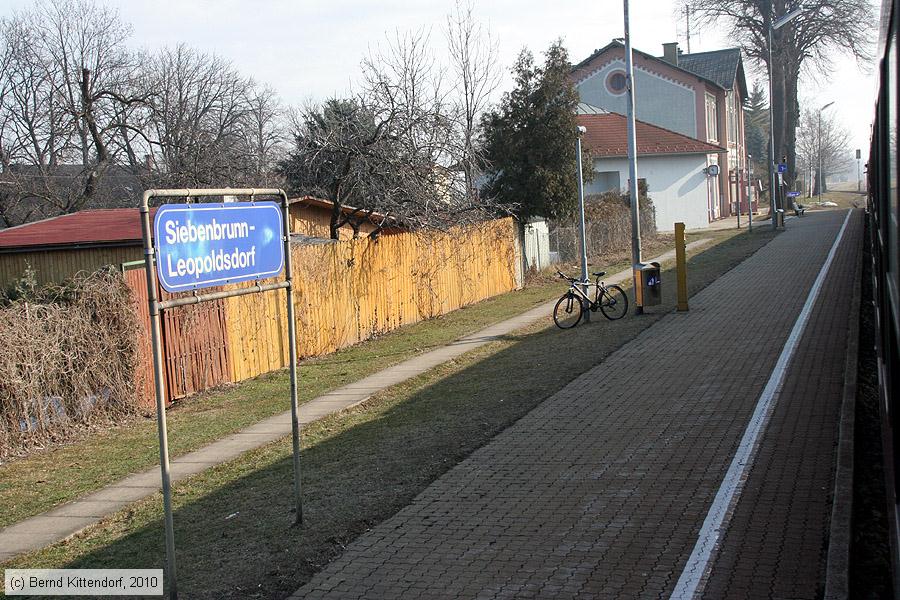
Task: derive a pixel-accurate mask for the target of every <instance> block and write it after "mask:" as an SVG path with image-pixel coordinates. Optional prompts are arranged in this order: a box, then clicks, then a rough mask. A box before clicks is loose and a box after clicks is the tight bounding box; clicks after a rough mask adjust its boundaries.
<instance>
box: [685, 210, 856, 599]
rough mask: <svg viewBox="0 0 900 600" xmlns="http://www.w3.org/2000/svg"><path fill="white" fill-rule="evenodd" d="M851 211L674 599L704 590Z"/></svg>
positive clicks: (761, 400)
mask: <svg viewBox="0 0 900 600" xmlns="http://www.w3.org/2000/svg"><path fill="white" fill-rule="evenodd" d="M851 212H852V211H847V216H846V217H845V218H844V224H843V225H841V229H840V231H839V232H838V234H837V237H836V238H835V240H834V243H833V244H832V245H831V251H829V252H828V257H827V258H826V259H825V264H823V265H822V268H821V269H820V270H819V275H818V276H817V277H816V280H815V282H813V285H812V288H811V289H810V290H809V295H808V296H807V298H806V304H804V305H803V309H802V310H801V311H800V315H799V316H798V317H797V321H796V322H795V323H794V327H793V329H791V333H790V335H789V336H788V339H787V341H786V342H785V343H784V348H783V349H782V350H781V355H780V356H779V357H778V362H776V363H775V368H774V369H773V370H772V375H771V376H770V377H769V381H768V382H767V383H766V387H765V389H763V391H762V394H761V395H760V396H759V400H758V401H757V403H756V409H755V410H754V411H753V417H752V418H751V419H750V423H749V424H748V425H747V429H746V430H745V431H744V436H743V437H742V438H741V443H740V445H739V446H738V449H737V452H736V453H735V455H734V458H733V459H732V461H731V466H729V467H728V472H727V473H725V479H723V480H722V485H721V486H720V487H719V491H718V492H717V493H716V497H715V499H714V500H713V503H712V506H710V508H709V512H708V513H707V515H706V519H705V520H704V521H703V527H701V528H700V534H699V535H698V537H697V543H696V544H695V545H694V550H693V552H691V556H690V558H688V561H687V563H686V564H685V566H684V571H682V572H681V577H679V578H678V583H676V584H675V589H674V590H673V591H672V596H671V598H673V599H678V600H688V599H692V598H695V597H697V596H699V595H700V593H702V591H703V586H704V585H705V584H706V579H707V578H708V575H709V570H710V568H711V567H712V559H713V555H714V553H715V552H716V550H718V544H719V541H720V537H721V535H722V533H724V531H725V529H726V528H727V526H728V522H729V521H730V520H731V515H732V512H733V509H734V507H735V505H736V504H737V501H738V499H739V498H740V495H741V491H742V490H743V488H744V482H745V481H746V478H747V474H748V472H749V470H750V467H751V466H752V465H753V460H754V458H755V457H756V451H757V449H758V448H759V440H760V437H761V434H762V432H763V431H764V430H765V428H766V425H767V424H768V422H769V417H770V416H771V415H772V410H773V409H774V407H775V403H776V401H777V399H778V396H779V395H780V393H781V387H782V385H783V384H784V376H785V373H786V372H787V367H788V364H789V363H790V361H791V359H792V358H793V356H794V352H795V351H796V349H797V344H798V343H799V342H800V338H801V337H802V335H803V331H804V329H806V324H807V323H808V322H809V316H810V314H811V313H812V309H813V306H814V305H815V303H816V299H817V298H818V296H819V292H820V291H821V289H822V284H823V283H824V281H825V277H826V276H827V275H828V269H829V268H830V267H831V263H832V261H833V260H834V256H835V254H836V253H837V249H838V246H839V245H840V243H841V239H842V238H843V237H844V230H845V229H847V222H848V221H849V220H850V214H851Z"/></svg>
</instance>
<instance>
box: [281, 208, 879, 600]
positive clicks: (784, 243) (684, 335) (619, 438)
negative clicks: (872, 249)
mask: <svg viewBox="0 0 900 600" xmlns="http://www.w3.org/2000/svg"><path fill="white" fill-rule="evenodd" d="M845 216H846V212H845V211H840V212H838V211H835V212H822V213H813V214H810V215H808V216H807V217H804V218H803V219H794V220H792V221H791V223H790V227H789V228H788V230H787V231H786V232H784V233H783V234H781V235H779V236H778V237H777V238H776V239H775V240H773V241H772V242H771V243H770V244H768V245H767V246H766V247H764V248H763V249H761V250H760V251H759V252H757V253H756V254H755V255H753V256H752V257H750V258H749V259H747V260H746V261H744V262H743V263H742V264H740V265H739V266H738V267H736V268H735V269H733V270H731V271H730V272H728V273H726V274H725V275H723V276H722V277H721V278H720V279H719V280H717V281H716V282H715V283H713V284H712V285H710V286H709V287H707V288H706V289H705V290H704V291H703V292H701V293H700V294H698V295H697V296H695V297H694V298H692V299H691V311H690V312H688V313H673V314H671V315H668V316H666V317H665V318H663V319H662V320H661V321H659V322H658V323H657V324H655V325H654V326H652V327H651V328H649V329H647V330H646V331H645V332H643V333H642V334H641V335H640V336H638V337H637V338H636V339H634V340H633V341H631V342H629V343H628V344H626V345H625V346H623V347H622V348H621V349H620V350H619V351H617V352H615V353H614V354H612V355H610V356H609V357H607V359H606V360H605V361H604V362H603V363H602V364H600V365H598V366H597V367H595V368H594V369H592V370H591V371H589V372H588V373H586V374H584V375H582V376H581V377H579V378H578V379H576V380H575V381H573V382H572V383H570V384H569V385H568V386H567V387H566V388H564V389H563V390H561V391H560V392H559V393H557V394H555V395H554V396H552V397H551V398H549V399H547V400H546V401H545V402H543V403H542V404H541V405H540V406H538V407H537V408H536V409H535V410H533V411H532V412H531V413H529V414H528V415H526V416H525V417H524V418H522V419H521V420H519V421H518V422H517V423H516V424H514V425H513V426H512V427H510V428H509V429H507V430H506V431H504V432H503V433H501V434H500V435H499V436H497V437H496V438H495V439H494V440H493V441H492V442H491V443H489V444H488V445H486V446H485V447H483V448H481V449H480V450H478V451H476V452H475V453H474V454H473V455H472V456H470V457H469V458H468V459H466V460H465V461H463V462H462V463H460V464H459V465H458V466H457V467H455V468H454V469H452V470H451V471H449V472H448V473H446V474H445V475H444V476H443V477H441V478H440V479H438V480H437V481H436V482H434V483H433V484H432V485H431V486H430V487H429V488H428V489H426V490H425V491H424V492H422V493H421V494H420V495H419V496H418V497H417V498H416V499H415V500H414V501H413V502H412V503H411V504H410V505H409V506H407V507H406V508H404V509H402V510H401V511H400V512H398V513H397V514H396V515H395V516H393V517H392V518H390V519H388V520H386V521H385V522H383V523H381V524H380V525H378V526H376V527H375V528H373V529H372V530H371V531H370V532H368V533H366V534H365V535H363V536H361V537H360V538H359V539H357V540H356V541H355V542H354V543H353V544H351V545H350V546H349V547H348V549H347V550H346V552H345V553H344V554H343V555H342V556H341V557H340V558H338V559H337V560H336V561H334V562H333V563H332V564H331V565H329V566H328V567H327V568H326V569H325V570H324V571H323V572H321V573H319V574H318V575H316V576H315V577H314V578H313V579H312V581H310V583H309V584H308V585H306V586H304V587H303V588H301V589H300V590H298V591H297V592H296V594H294V595H293V596H292V598H298V599H299V598H308V599H313V598H372V599H375V598H598V597H602V598H662V597H668V596H669V595H670V594H671V593H672V590H673V588H674V586H675V583H676V581H677V580H678V578H679V576H680V575H681V572H682V571H683V570H684V568H685V564H686V561H687V559H688V557H689V555H690V554H691V551H692V549H693V547H694V544H695V543H696V540H697V536H698V532H699V530H700V528H701V525H702V523H703V520H704V518H705V517H706V514H707V511H708V510H709V507H710V504H711V502H712V500H713V497H714V496H715V494H716V492H717V490H718V488H719V486H720V484H721V481H722V478H723V476H724V474H725V472H726V470H727V469H728V466H729V464H730V462H731V460H732V457H733V455H734V453H735V450H736V448H737V446H738V443H739V441H740V438H741V436H742V435H743V432H744V429H745V428H746V426H747V423H748V421H749V419H750V417H751V414H752V413H753V410H754V408H755V406H756V403H757V400H758V398H759V396H760V393H761V392H762V390H763V388H764V386H765V385H766V382H767V380H768V378H769V375H770V373H771V371H772V368H773V366H774V365H775V362H776V360H777V357H778V355H779V354H780V352H781V350H782V347H783V345H784V343H785V340H786V339H787V336H788V333H789V331H790V330H791V328H792V326H793V325H794V321H795V320H796V318H797V315H798V313H799V311H800V310H801V307H802V306H803V304H804V302H805V301H806V297H807V294H808V292H809V289H810V287H811V285H812V283H813V281H814V280H815V278H816V276H817V275H818V272H819V269H820V268H821V266H822V264H823V262H824V260H825V257H826V255H827V254H828V251H829V249H830V248H831V245H832V243H833V241H834V239H835V236H836V234H837V232H838V230H839V229H840V226H841V224H842V223H843V221H844V218H845ZM861 237H862V219H861V215H860V214H859V213H857V214H854V215H853V216H852V217H851V219H850V223H849V224H848V228H847V231H846V233H845V237H844V241H843V243H842V244H841V246H840V247H839V249H838V252H837V255H836V258H835V262H834V264H833V265H832V268H831V271H830V274H829V277H828V279H827V280H826V284H825V286H824V287H823V290H822V294H821V295H820V297H819V300H818V302H817V304H816V305H815V307H814V309H813V313H812V317H811V319H810V322H809V326H808V328H807V330H806V334H805V335H804V337H803V338H802V343H801V349H800V350H799V351H798V354H797V355H796V356H795V359H794V361H793V362H792V364H791V366H790V367H789V377H788V380H787V381H786V383H785V388H784V393H783V394H782V395H781V398H780V399H779V401H778V404H777V405H776V407H775V409H774V412H773V415H772V421H771V422H770V424H769V427H768V429H767V430H766V431H765V433H764V434H763V438H762V445H761V450H760V453H759V455H758V456H757V463H756V467H755V468H753V469H752V470H751V471H750V474H749V477H748V481H747V484H746V489H745V491H744V495H743V496H742V497H741V499H740V500H739V501H738V503H737V505H736V506H735V511H734V519H733V520H732V521H730V525H728V526H726V530H725V532H724V537H723V538H722V542H721V548H720V551H719V552H718V553H716V554H715V555H714V560H713V561H712V563H711V564H712V570H711V575H710V578H709V581H708V584H707V587H706V588H705V590H704V591H705V593H706V594H707V597H732V595H736V596H746V597H760V598H768V597H773V598H776V597H777V598H781V597H814V596H815V595H816V594H817V593H820V582H821V581H822V579H823V575H822V568H823V566H822V565H823V563H822V558H823V556H824V553H823V550H822V549H823V548H824V547H826V546H827V525H828V524H827V514H828V505H829V501H830V493H831V489H832V488H831V482H830V478H831V470H832V466H831V462H832V461H833V458H834V457H833V447H834V445H835V444H836V437H837V426H838V424H837V414H838V410H837V409H838V408H839V406H838V407H836V406H835V405H836V404H837V405H839V399H840V389H839V388H840V386H839V385H837V384H838V383H839V379H840V373H839V371H840V372H841V373H842V368H843V358H844V357H843V347H844V346H843V344H845V343H846V320H847V318H848V313H849V310H848V309H847V305H846V304H844V303H843V300H842V299H841V295H847V294H852V293H856V289H857V285H856V279H854V278H858V274H857V272H856V265H857V264H858V263H859V244H860V240H861ZM629 318H637V317H629ZM826 341H827V342H828V343H827V344H825V343H824V342H826ZM576 350H577V349H573V351H576ZM835 355H836V356H835Z"/></svg>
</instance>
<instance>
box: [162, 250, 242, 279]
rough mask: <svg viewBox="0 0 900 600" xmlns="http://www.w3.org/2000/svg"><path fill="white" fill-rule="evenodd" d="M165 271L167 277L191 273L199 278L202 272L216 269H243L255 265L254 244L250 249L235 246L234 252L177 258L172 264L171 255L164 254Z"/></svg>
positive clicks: (220, 251) (221, 251)
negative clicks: (243, 249) (244, 249)
mask: <svg viewBox="0 0 900 600" xmlns="http://www.w3.org/2000/svg"><path fill="white" fill-rule="evenodd" d="M166 263H167V264H166V272H167V274H168V276H169V277H184V276H185V275H193V276H194V277H195V278H197V279H200V276H201V275H203V274H204V273H213V272H216V271H228V270H230V269H244V268H247V267H255V266H256V246H250V250H247V251H241V250H238V249H237V248H235V250H234V252H228V253H226V252H225V251H224V250H219V251H218V252H210V253H209V254H207V255H206V256H192V257H190V258H179V259H177V260H175V264H174V265H173V264H172V255H171V254H167V255H166Z"/></svg>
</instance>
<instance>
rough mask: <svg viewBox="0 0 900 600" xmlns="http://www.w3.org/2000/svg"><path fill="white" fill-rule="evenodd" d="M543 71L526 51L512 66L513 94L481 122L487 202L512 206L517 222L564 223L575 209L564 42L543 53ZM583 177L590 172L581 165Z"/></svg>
mask: <svg viewBox="0 0 900 600" xmlns="http://www.w3.org/2000/svg"><path fill="white" fill-rule="evenodd" d="M544 56H545V61H544V64H543V65H542V66H537V65H535V63H534V56H533V55H532V54H531V52H530V51H528V50H527V49H525V50H523V51H522V52H521V54H519V58H518V60H517V61H516V64H515V66H514V67H513V74H514V76H515V89H513V90H512V91H510V92H507V93H506V94H504V95H503V99H502V100H501V102H500V105H499V106H498V107H497V108H496V109H494V110H492V111H490V112H488V113H487V114H486V115H485V116H484V118H483V119H482V127H483V130H484V151H483V155H484V157H485V159H486V161H487V168H486V171H487V173H486V175H487V185H486V188H485V189H484V193H486V194H487V195H488V196H489V197H492V198H495V199H496V200H497V201H498V202H499V203H501V204H507V205H515V206H516V207H517V208H516V214H517V216H518V217H519V219H520V222H523V223H524V222H525V221H527V220H528V219H529V218H531V217H535V216H541V217H546V218H552V219H557V218H564V217H567V216H569V215H571V214H572V213H573V212H574V210H575V207H576V204H577V193H578V187H577V186H578V182H577V178H576V177H577V164H576V160H575V147H576V140H577V136H578V131H577V127H578V124H577V122H576V120H575V109H576V107H577V105H578V94H577V92H576V91H575V88H574V86H573V85H572V83H571V81H570V80H569V72H570V71H571V64H570V63H569V56H568V52H567V51H566V49H565V48H564V47H563V45H562V41H561V40H559V41H556V42H555V43H553V44H552V45H551V46H550V48H549V49H548V50H547V52H546V53H545V54H544ZM583 168H584V174H585V177H586V178H590V176H591V174H592V173H593V171H592V167H591V161H590V160H589V159H588V160H584V161H583Z"/></svg>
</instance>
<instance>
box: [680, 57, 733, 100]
mask: <svg viewBox="0 0 900 600" xmlns="http://www.w3.org/2000/svg"><path fill="white" fill-rule="evenodd" d="M678 66H679V67H681V68H682V69H687V70H688V71H691V72H693V73H696V74H697V75H700V76H701V77H704V78H706V79H711V80H713V81H715V82H716V83H718V84H719V85H720V86H722V87H723V88H725V89H726V90H730V89H732V88H733V87H734V84H735V81H737V77H738V68H739V67H740V66H741V50H740V48H726V49H725V50H713V51H712V52H694V53H692V54H680V55H679V56H678Z"/></svg>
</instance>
